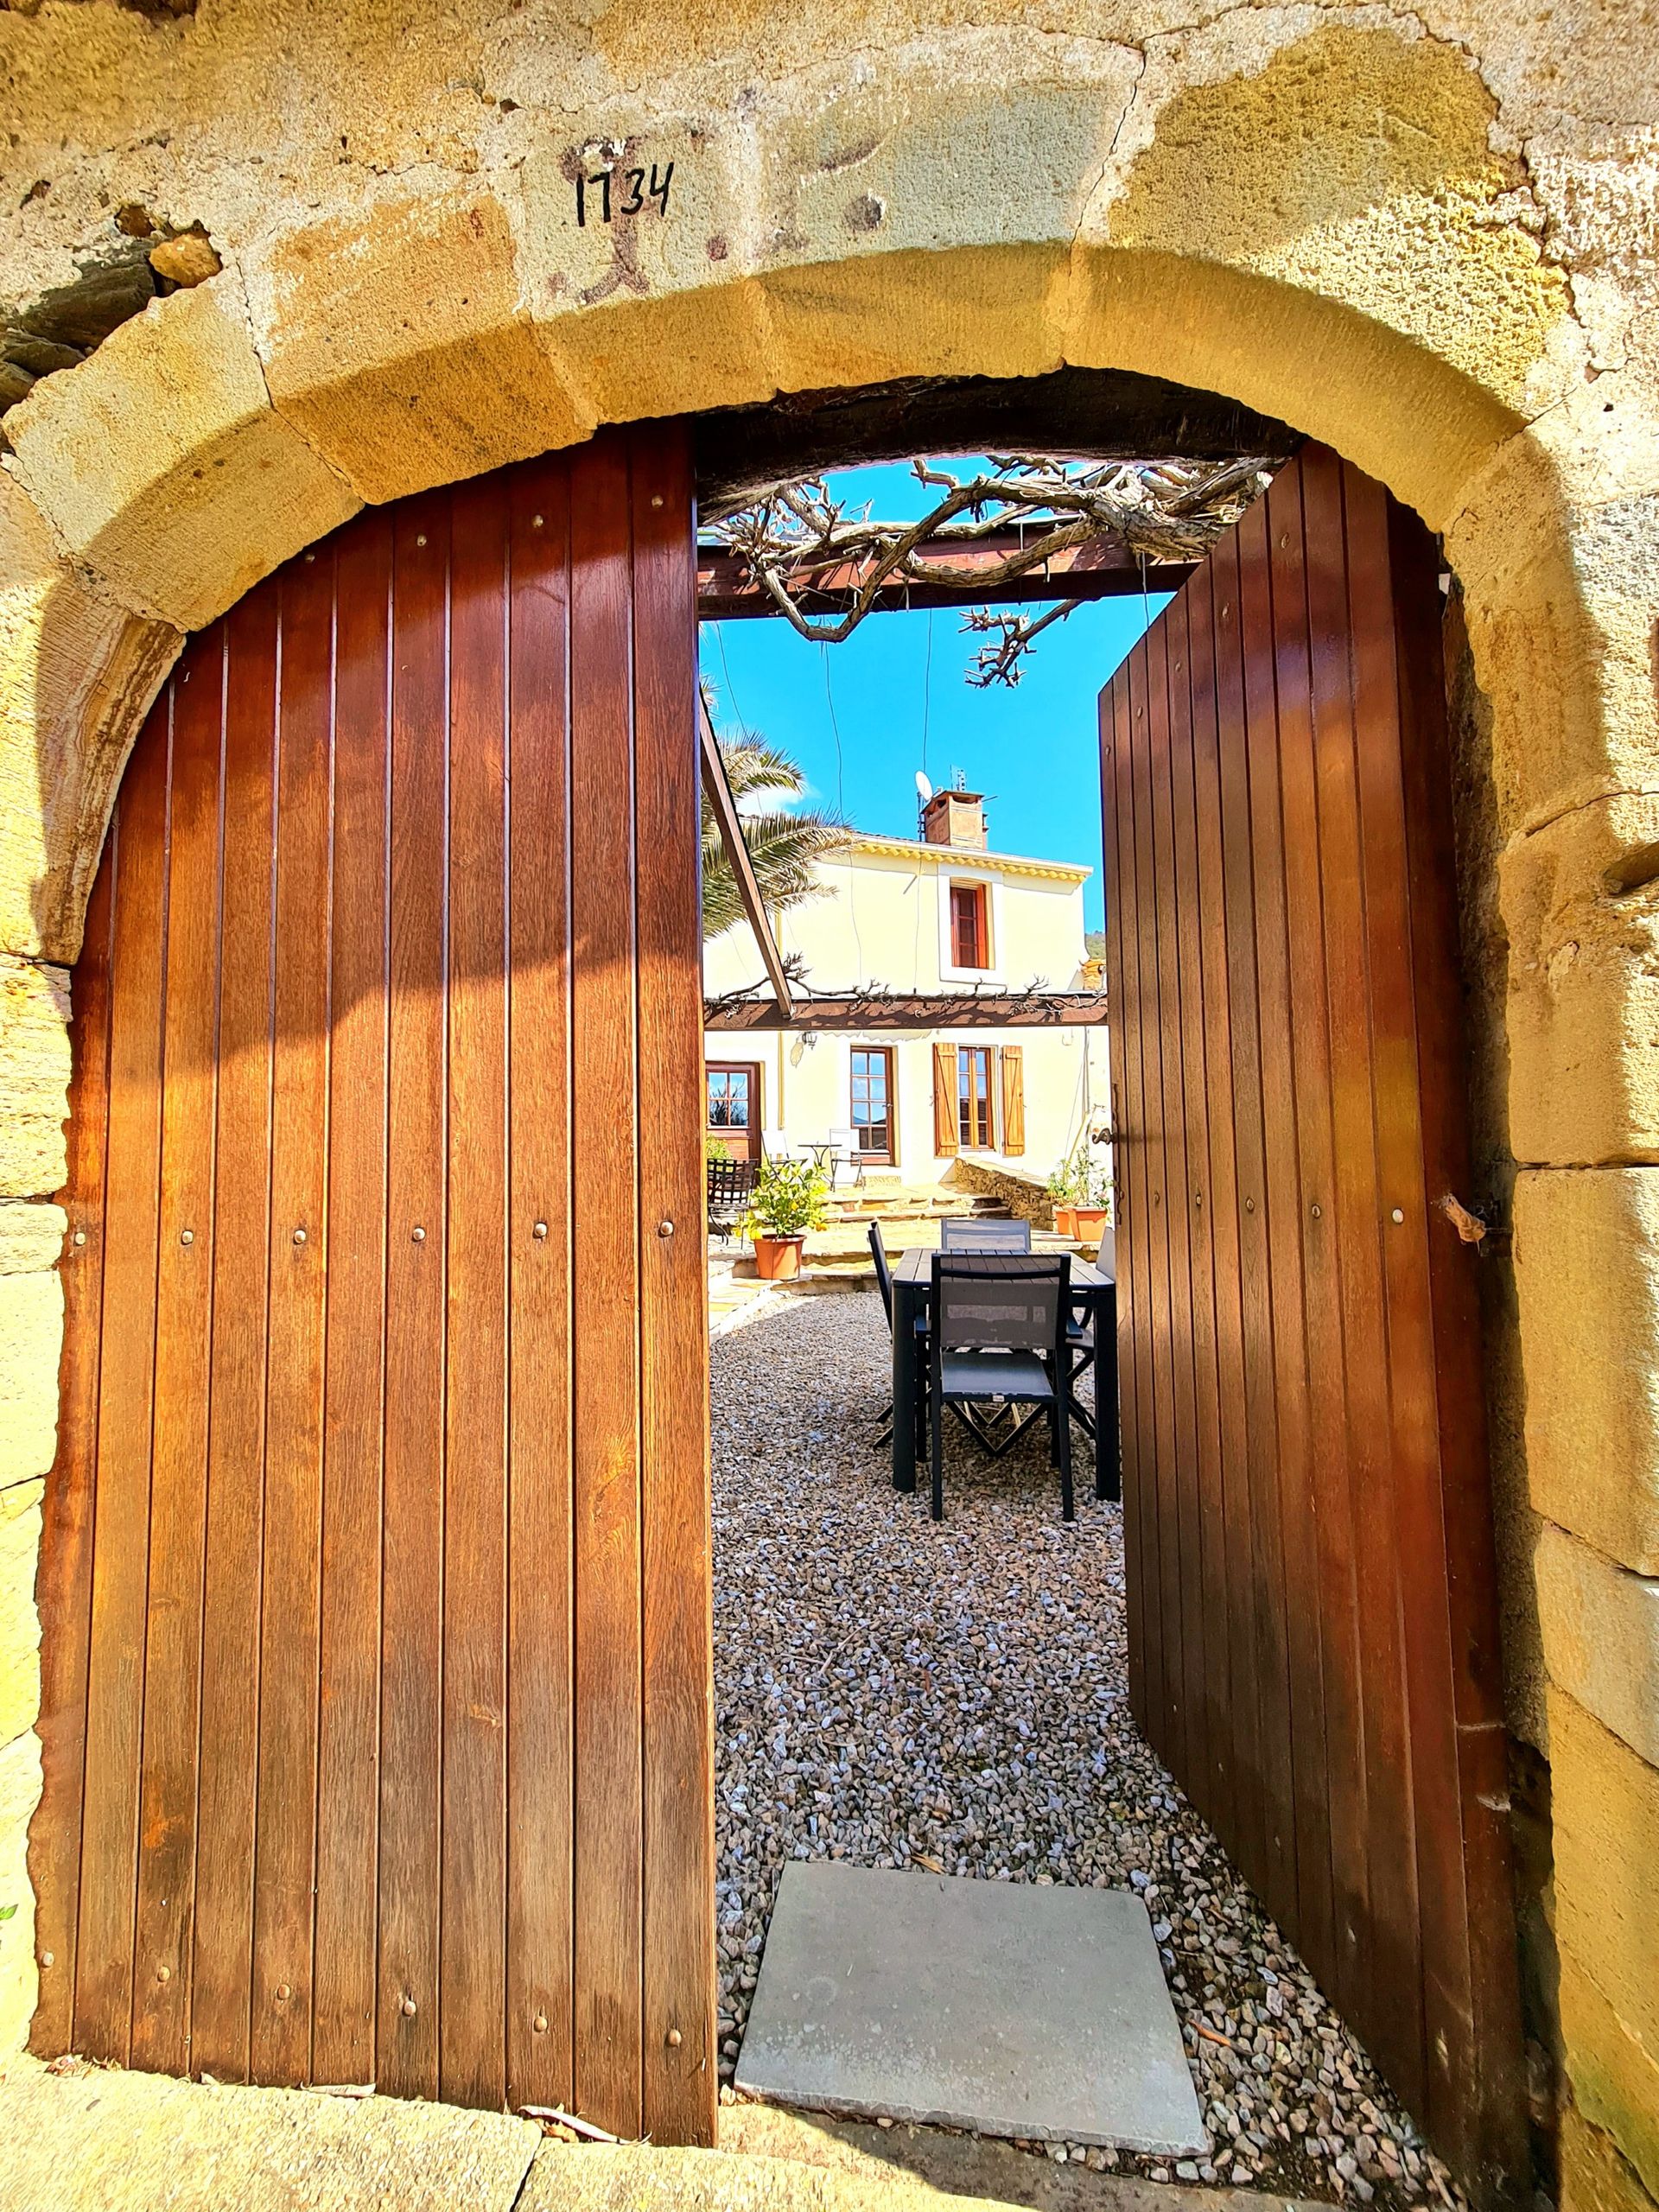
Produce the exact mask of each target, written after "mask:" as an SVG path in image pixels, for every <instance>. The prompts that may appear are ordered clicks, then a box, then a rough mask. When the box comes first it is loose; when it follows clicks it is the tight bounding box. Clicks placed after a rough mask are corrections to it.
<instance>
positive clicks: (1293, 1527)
mask: <svg viewBox="0 0 1659 2212" xmlns="http://www.w3.org/2000/svg"><path fill="white" fill-rule="evenodd" d="M1279 528H1280V525H1279V523H1278V520H1277V518H1276V516H1274V515H1273V514H1271V513H1269V512H1268V501H1267V500H1266V499H1262V500H1258V501H1257V503H1256V505H1255V506H1254V507H1252V508H1251V509H1250V511H1249V513H1248V514H1247V515H1246V516H1245V517H1244V518H1243V521H1242V522H1241V524H1239V570H1240V598H1241V601H1242V606H1243V620H1242V626H1241V638H1242V641H1243V652H1244V686H1245V717H1246V729H1247V738H1246V745H1247V749H1248V753H1249V777H1250V835H1251V841H1252V847H1253V852H1252V859H1253V864H1254V880H1255V921H1256V948H1255V950H1256V976H1257V982H1258V987H1259V990H1260V995H1261V1017H1260V1022H1259V1026H1258V1041H1259V1044H1260V1048H1261V1053H1262V1117H1263V1134H1264V1137H1265V1145H1264V1160H1265V1166H1266V1173H1267V1187H1266V1189H1265V1190H1264V1191H1263V1193H1262V1202H1263V1204H1264V1205H1265V1206H1266V1208H1267V1213H1268V1253H1269V1266H1270V1268H1271V1273H1272V1284H1273V1299H1272V1314H1273V1347H1274V1404H1275V1408H1276V1411H1277V1414H1278V1446H1279V1450H1278V1470H1277V1473H1278V1491H1279V1524H1280V1538H1281V1543H1282V1546H1283V1553H1282V1556H1283V1559H1284V1561H1285V1610H1286V1615H1287V1625H1288V1633H1287V1657H1288V1663H1289V1682H1290V1713H1291V1719H1290V1732H1289V1734H1290V1745H1291V1787H1292V1797H1293V1806H1294V1821H1295V1832H1296V1880H1297V1906H1296V1925H1297V1929H1298V1934H1299V1941H1300V1943H1301V1945H1302V1948H1303V1950H1304V1954H1305V1955H1306V1958H1307V1960H1308V1961H1309V1963H1310V1964H1311V1965H1312V1966H1313V1968H1314V1971H1315V1972H1316V1973H1318V1974H1328V1973H1330V1971H1331V1969H1332V1963H1333V1958H1334V1954H1333V1951H1332V1937H1331V1925H1332V1916H1331V1843H1330V1829H1329V1821H1328V1812H1327V1808H1326V1805H1325V1703H1324V1684H1323V1678H1322V1674H1321V1649H1320V1622H1319V1609H1318V1607H1317V1606H1313V1605H1298V1604H1296V1603H1295V1602H1294V1599H1293V1597H1292V1591H1293V1587H1294V1583H1293V1578H1294V1576H1295V1575H1297V1574H1300V1573H1305V1572H1306V1564H1305V1563H1306V1562H1308V1561H1311V1560H1313V1559H1314V1558H1316V1557H1317V1556H1318V1554H1317V1549H1316V1546H1317V1522H1316V1520H1315V1516H1314V1510H1313V1466H1312V1459H1313V1450H1312V1443H1311V1434H1310V1406H1309V1377H1308V1358H1307V1336H1306V1326H1307V1325H1306V1310H1305V1306H1304V1302H1303V1300H1304V1281H1303V1224H1302V1211H1303V1205H1304V1200H1303V1197H1302V1190H1301V1176H1300V1153H1299V1142H1300V1140H1299V1133H1298V1126H1297V1124H1298V1109H1299V1105H1300V1096H1299V1092H1298V1088H1297V1071H1296V1066H1295V1062H1294V1029H1293V1020H1294V1001H1293V998H1292V992H1291V973H1290V950H1289V941H1288V927H1289V923H1288V914H1287V906H1288V903H1289V870H1288V868H1287V854H1286V848H1285V829H1284V820H1283V815H1282V811H1281V808H1282V796H1281V777H1280V750H1281V726H1280V703H1279V698H1278V690H1277V672H1278V664H1279V659H1280V654H1279V649H1278V636H1277V632H1276V630H1275V627H1274V625H1275V621H1276V620H1277V615H1278V612H1279V610H1278V607H1277V605H1276V603H1275V601H1274V594H1273V584H1272V562H1271V556H1270V553H1269V550H1268V533H1269V531H1277V530H1278V529H1279ZM1319 1103H1321V1102H1319V1101H1317V1100H1314V1101H1310V1104H1311V1105H1313V1106H1314V1107H1315V1108H1317V1107H1318V1106H1319Z"/></svg>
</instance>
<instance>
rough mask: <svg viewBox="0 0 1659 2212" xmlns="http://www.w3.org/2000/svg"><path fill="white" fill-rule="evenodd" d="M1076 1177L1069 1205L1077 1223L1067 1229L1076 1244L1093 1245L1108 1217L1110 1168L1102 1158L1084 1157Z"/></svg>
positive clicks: (1106, 1223) (1110, 1197)
mask: <svg viewBox="0 0 1659 2212" xmlns="http://www.w3.org/2000/svg"><path fill="white" fill-rule="evenodd" d="M1077 1180H1078V1186H1079V1187H1078V1191H1077V1205H1076V1206H1075V1207H1074V1208H1073V1209H1072V1218H1073V1220H1074V1221H1075V1222H1076V1224H1077V1226H1076V1228H1075V1229H1074V1230H1072V1232H1071V1233H1072V1235H1073V1236H1075V1237H1076V1238H1077V1242H1078V1243H1079V1244H1096V1245H1097V1244H1098V1243H1100V1239H1101V1232H1102V1231H1103V1230H1104V1229H1105V1228H1106V1227H1107V1226H1108V1224H1109V1223H1110V1221H1111V1218H1112V1172H1111V1170H1110V1168H1109V1166H1107V1165H1106V1162H1105V1161H1104V1160H1101V1159H1093V1160H1085V1161H1084V1162H1083V1164H1082V1166H1080V1168H1079V1170H1078V1175H1077Z"/></svg>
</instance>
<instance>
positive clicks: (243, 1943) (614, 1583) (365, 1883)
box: [32, 429, 716, 2141]
mask: <svg viewBox="0 0 1659 2212" xmlns="http://www.w3.org/2000/svg"><path fill="white" fill-rule="evenodd" d="M691 518H692V493H691V481H690V466H689V460H688V454H687V448H686V443H685V441H684V439H683V436H682V435H680V434H679V433H678V432H677V430H674V429H642V430H639V431H637V432H632V433H626V434H624V433H616V434H607V435H604V436H601V438H599V439H598V440H596V441H595V442H594V443H593V444H592V445H590V446H588V447H587V448H582V450H581V451H579V452H577V453H575V454H571V455H569V456H555V457H552V458H550V459H548V460H546V461H538V462H534V463H531V464H527V465H525V466H524V467H519V468H516V469H513V470H512V471H509V472H506V473H505V474H502V475H499V476H497V477H493V478H486V479H483V480H479V481H477V482H475V483H472V484H468V485H466V486H461V487H459V488H457V489H454V490H445V491H442V492H436V493H431V494H429V495H425V496H423V497H421V498H419V499H411V500H408V501H404V502H403V503H402V504H400V505H397V507H395V508H393V509H391V510H389V511H383V512H371V513H367V514H365V515H364V516H362V517H361V518H359V519H358V520H357V521H355V522H353V523H352V524H349V525H348V526H347V527H346V529H344V530H342V531H340V532H339V533H338V534H337V535H336V536H335V537H332V538H331V539H329V540H328V541H327V543H324V544H322V545H320V546H318V547H317V548H315V550H314V551H313V552H310V553H307V554H305V555H303V556H301V557H300V558H299V559H297V560H296V561H294V562H292V563H289V565H288V567H287V568H285V569H283V571H282V572H281V573H280V574H278V575H275V576H273V577H272V578H270V580H269V581H268V582H265V583H264V584H262V585H260V586H259V587H258V588H257V589H256V590H255V591H254V592H252V593H251V594H250V595H249V596H248V597H247V598H246V599H245V601H242V603H241V604H240V605H238V607H236V608H235V609H234V610H233V611H232V613H230V614H228V615H226V617H225V618H224V619H223V620H221V621H219V622H217V623H215V624H214V625H213V627H212V628H211V629H209V630H207V632H203V633H202V634H201V635H200V636H198V637H196V638H194V639H192V640H191V641H190V643H189V645H188V647H187V649H186V651H185V653H184V656H183V658H181V661H180V663H179V664H178V666H177V668H176V669H175V672H174V674H173V677H172V678H171V680H170V682H169V683H168V685H167V687H166V690H165V691H164V693H163V694H162V697H161V698H160V700H159V701H158V702H157V703H156V708H155V710H154V711H153V713H152V714H151V715H150V716H149V721H148V723H147V726H146V728H145V729H144V731H143V735H142V737H141V739H140V741H139V743H138V747H137V751H136V753H135V754H134V756H133V759H132V761H131V763H130V766H129V768H128V771H127V773H126V777H125V779H124V783H123V785H122V787H121V792H120V798H119V803H118V807H117V810H116V814H115V818H114V822H113V823H112V826H111V830H110V835H109V840H108V844H107V848H106V850H105V855H104V861H103V865H102V868H101V870H100V872H99V877H98V880H97V887H96V889H95V891H94V893H93V896H92V906H91V912H90V915H89V918H88V925H87V931H86V950H85V953H84V956H83V957H82V959H81V961H80V963H79V966H78V968H77V969H76V971H75V976H74V1027H75V1074H74V1089H73V1119H72V1123H71V1145H72V1165H71V1173H70V1180H69V1185H68V1188H67V1193H66V1203H67V1209H68V1213H69V1221H70V1239H69V1242H68V1244H67V1247H66V1258H65V1266H64V1275H63V1280H64V1285H65V1292H66V1296H67V1305H68V1317H67V1318H68V1326H67V1351H66V1363H65V1370H64V1376H63V1408H62V1423H61V1433H60V1452H59V1458H58V1462H57V1465H56V1468H55V1470H54V1474H53V1477H52V1479H51V1483H50V1485H49V1489H48V1516H49V1520H48V1530H47V1535H46V1541H45V1548H44V1554H43V1561H44V1563H43V1570H42V1580H41V1614H42V1618H43V1626H44V1631H45V1649H44V1656H45V1686H44V1688H45V1694H44V1715H43V1721H42V1735H43V1738H44V1744H45V1757H46V1770H47V1779H46V1792H45V1797H44V1801H43V1804H42V1808H41V1814H40V1815H39V1817H38V1819H37V1821H36V1825H35V1834H34V1844H33V1862H32V1863H33V1872H34V1877H35V1885H36V1890H37V1893H38V1897H39V1907H40V1910H39V1951H40V1960H41V2000H40V2009H39V2012H38V2014H37V2017H36V2020H35V2032H34V2041H35V2048H36V2049H37V2050H41V2051H42V2052H46V2053H50V2052H56V2051H60V2050H67V2049H71V2048H73V2049H75V2050H81V2051H84V2052H87V2053H90V2054H92V2055H94V2056H99V2057H106V2058H111V2059H114V2060H118V2061H121V2062H124V2063H131V2064H133V2065H135V2066H138V2067H143V2068H149V2069H157V2070H162V2071H166V2072H170V2073H177V2074H187V2073H188V2074H200V2073H204V2072H206V2073H208V2074H212V2075H215V2076H216V2077H218V2078H219V2079H221V2080H228V2081H255V2082H276V2083H284V2082H375V2083H377V2084H378V2087H379V2088H380V2089H381V2090H382V2091H383V2092H388V2093H391V2094H404V2095H423V2096H440V2097H443V2098H446V2099H448V2100H451V2101H456V2102H460V2103H463V2104H473V2105H482V2106H493V2107H499V2106H501V2105H504V2104H505V2105H507V2106H510V2107H518V2106H520V2105H524V2104H540V2105H563V2106H566V2107H570V2108H573V2109H575V2110H576V2111H579V2112H581V2113H585V2114H587V2115H588V2117H589V2118H590V2119H592V2120H594V2121H596V2122H598V2123H600V2124H601V2125H602V2126H606V2127H607V2128H610V2129H612V2130H613V2131H615V2132H617V2133H621V2134H624V2135H634V2134H638V2133H650V2134H652V2135H653V2136H655V2137H656V2138H657V2139H658V2140H670V2141H671V2140H676V2139H677V2140H681V2141H707V2140H709V2139H711V2138H712V2133H713V2126H714V2113H715V2089H716V2074H715V2041H714V2027H715V2023H714V2005H713V1997H714V1961H713V1942H714V1902H713V1869H712V1858H713V1836H712V1811H711V1804H712V1796H711V1746H712V1721H711V1694H710V1670H709V1510H708V1496H707V1437H706V1419H707V1415H706V1400H705V1394H704V1391H703V1389H702V1376H703V1375H704V1373H705V1370H706V1357H707V1354H706V1323H705V1306H704V1250H703V1232H702V1147H701V1142H700V1134H699V1127H698V1117H697V1115H696V1104H695V1101H696V1096H697V1092H698V1087H699V1085H700V1084H701V1081H702V979H701V973H700V956H701V931H700V927H699V917H698V899H697V849H698V818H697V806H698V802H697V749H696V721H695V716H696V601H695V563H694V551H693V543H692V520H691ZM676 1101H680V1102H682V1103H683V1106H684V1108H685V1109H686V1110H683V1111H675V1110H672V1108H673V1104H674V1102H676Z"/></svg>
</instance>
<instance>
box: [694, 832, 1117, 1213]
mask: <svg viewBox="0 0 1659 2212" xmlns="http://www.w3.org/2000/svg"><path fill="white" fill-rule="evenodd" d="M923 830H924V834H923V836H922V837H921V838H920V839H911V838H905V837H883V836H863V835H855V836H854V837H853V839H852V840H851V842H849V844H848V845H847V846H846V847H844V848H843V849H841V850H840V851H838V852H836V853H835V854H834V855H829V856H828V857H826V858H825V859H824V860H823V861H821V862H820V863H819V874H820V875H821V876H822V879H823V895H822V896H821V897H819V898H816V899H808V900H806V901H804V902H803V903H802V904H801V905H799V906H793V907H791V908H789V909H788V910H787V911H786V912H784V913H782V914H780V915H779V916H778V917H777V918H776V921H775V924H774V929H775V934H776V937H777V940H778V944H779V949H780V950H782V951H783V952H784V954H785V956H786V957H788V956H791V955H793V956H796V957H798V959H799V961H800V963H801V968H802V985H803V991H804V995H809V996H810V995H814V994H817V995H823V994H829V993H836V994H841V993H846V992H855V991H861V990H880V991H885V992H891V993H893V994H895V995H938V994H943V995H949V996H957V995H961V996H963V997H971V996H972V995H974V994H975V993H976V992H981V993H988V992H994V993H996V994H999V995H1001V994H1007V993H1012V992H1023V991H1026V990H1028V989H1030V988H1032V987H1033V986H1038V987H1041V988H1046V989H1047V990H1050V991H1077V990H1093V989H1095V988H1098V980H1097V969H1096V967H1095V965H1094V964H1093V963H1090V960H1089V957H1088V955H1087V952H1086V950H1085V945H1084V918H1083V887H1084V883H1085V882H1086V881H1087V880H1088V879H1089V876H1090V873H1091V871H1090V869H1088V868H1080V867H1077V866H1075V865H1071V864H1068V863H1065V862H1062V861H1043V860H1030V859H1026V858H1022V857H1020V855H1015V854H1011V853H998V852H993V851H990V850H988V849H987V844H986V829H985V816H984V806H983V802H982V798H980V796H979V795H978V794H977V793H975V792H971V791H941V792H939V793H938V794H937V795H936V796H935V797H934V798H933V799H932V800H931V802H930V804H929V806H928V808H927V810H926V813H925V817H924V823H923ZM703 974H704V982H705V985H706V988H707V990H708V992H709V995H710V997H722V996H724V995H727V994H729V993H733V992H737V991H742V990H746V989H748V988H757V987H758V988H761V989H762V990H763V989H764V986H763V983H762V969H761V964H760V954H759V951H758V950H757V949H756V947H755V944H754V942H753V938H752V937H751V936H750V933H749V931H747V929H746V928H744V927H742V926H741V925H740V926H738V927H735V928H733V929H730V930H728V931H726V932H725V934H724V935H723V936H721V937H720V938H716V939H715V941H714V942H713V943H712V944H709V946H708V947H707V948H706V950H705V953H704V963H703ZM704 1043H705V1052H706V1058H707V1063H708V1075H707V1090H708V1115H709V1134H710V1135H711V1136H714V1137H715V1138H717V1139H719V1140H721V1141H724V1142H725V1143H726V1145H727V1147H728V1149H729V1150H732V1151H734V1152H736V1153H740V1154H758V1153H759V1151H760V1148H761V1146H762V1144H763V1143H764V1146H765V1148H766V1150H768V1151H775V1150H778V1149H780V1148H781V1149H785V1150H791V1151H792V1150H797V1149H798V1148H799V1147H802V1146H804V1145H806V1144H810V1143H814V1142H821V1141H827V1140H829V1139H831V1138H832V1137H836V1136H837V1135H839V1140H840V1141H839V1144H838V1147H837V1148H838V1150H841V1151H842V1152H846V1151H849V1150H854V1149H855V1150H856V1152H857V1154H858V1158H859V1165H860V1166H861V1167H862V1169H863V1171H864V1173H865V1174H866V1176H867V1178H869V1177H881V1178H895V1179H899V1180H900V1181H903V1182H905V1183H906V1184H921V1183H932V1182H936V1181H938V1179H940V1178H941V1177H943V1176H944V1174H945V1173H946V1172H947V1171H948V1170H949V1168H950V1165H951V1163H952V1161H953V1160H956V1159H958V1158H961V1159H963V1160H973V1161H976V1162H978V1163H981V1164H983V1165H985V1166H993V1167H995V1166H1005V1165H1006V1166H1009V1167H1012V1168H1014V1169H1017V1170H1019V1171H1020V1172H1022V1173H1027V1174H1030V1175H1034V1176H1035V1177H1036V1178H1037V1179H1039V1181H1040V1180H1041V1179H1044V1178H1045V1177H1046V1176H1047V1174H1048V1173H1049V1172H1050V1170H1051V1169H1052V1168H1053V1167H1055V1166H1058V1163H1059V1162H1060V1161H1061V1160H1063V1159H1064V1158H1065V1155H1066V1154H1067V1153H1068V1152H1069V1151H1070V1150H1071V1147H1072V1146H1073V1145H1074V1144H1075V1143H1076V1142H1077V1139H1078V1136H1079V1135H1080V1134H1081V1133H1082V1131H1083V1130H1084V1128H1086V1127H1087V1126H1089V1125H1090V1122H1091V1120H1092V1121H1093V1122H1095V1123H1096V1125H1098V1123H1099V1122H1100V1121H1101V1120H1102V1119H1103V1116H1104V1114H1105V1109H1106V1107H1107V1104H1108V1102H1109V1095H1110V1094H1109V1082H1108V1073H1107V1042H1106V1031H1105V1028H1104V1027H1103V1026H1098V1027H1089V1026H1085V1025H1083V1024H1068V1025H1066V1026H1064V1027H1058V1026H1057V1027H1052V1028H1047V1027H1040V1028H1039V1027H995V1026H991V1025H987V1026H984V1027H971V1028H960V1027H956V1026H955V1025H954V1024H953V1025H952V1026H951V1027H949V1028H933V1029H917V1028H910V1029H898V1028H893V1027H871V1028H868V1029H853V1030H814V1029H812V1028H810V1027H804V1028H793V1029H785V1030H782V1031H753V1032H748V1033H731V1032H728V1031H720V1030H710V1031H709V1033H707V1035H706V1037H705V1040H704ZM839 1173H840V1174H841V1176H842V1178H843V1179H844V1178H845V1177H846V1176H847V1175H848V1173H849V1169H848V1168H847V1167H845V1166H843V1167H842V1168H841V1170H840V1171H839Z"/></svg>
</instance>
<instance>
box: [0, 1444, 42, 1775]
mask: <svg viewBox="0 0 1659 2212" xmlns="http://www.w3.org/2000/svg"><path fill="white" fill-rule="evenodd" d="M45 1489H46V1485H45V1484H43V1483H18V1484H16V1485H15V1486H14V1487H13V1488H12V1489H10V1490H0V1746H3V1745H7V1744H10V1743H11V1742H12V1741H13V1740H14V1739H15V1738H17V1737H19V1736H21V1735H22V1732H23V1731H24V1729H25V1728H32V1727H33V1726H34V1725H35V1718H36V1716H37V1715H38V1713H39V1712H40V1709H41V1624H40V1617H39V1615H38V1614H37V1613H36V1612H35V1571H36V1568H37V1567H38V1566H39V1563H40V1551H41V1498H42V1497H43V1496H44V1495H45Z"/></svg>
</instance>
